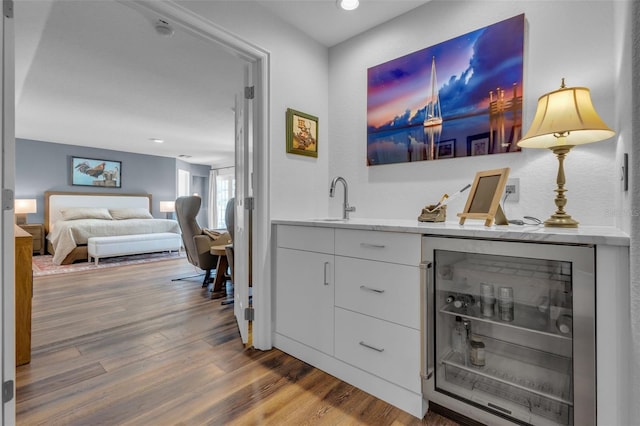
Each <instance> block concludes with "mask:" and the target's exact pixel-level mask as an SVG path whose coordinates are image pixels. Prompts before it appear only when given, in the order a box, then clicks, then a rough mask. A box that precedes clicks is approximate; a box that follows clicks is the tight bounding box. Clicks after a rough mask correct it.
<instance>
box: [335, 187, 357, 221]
mask: <svg viewBox="0 0 640 426" xmlns="http://www.w3.org/2000/svg"><path fill="white" fill-rule="evenodd" d="M338 182H342V184H343V185H344V202H343V204H342V218H343V219H345V220H346V219H349V212H355V211H356V208H355V207H353V206H352V207H349V188H348V187H347V181H346V180H344V178H343V177H341V176H336V177H334V178H333V180H332V181H331V188H329V197H332V198H333V196H334V195H335V194H336V183H338Z"/></svg>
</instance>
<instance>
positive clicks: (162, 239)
mask: <svg viewBox="0 0 640 426" xmlns="http://www.w3.org/2000/svg"><path fill="white" fill-rule="evenodd" d="M181 247H182V237H181V236H180V234H174V233H172V232H159V233H157V234H138V235H116V236H113V237H89V239H88V240H87V253H88V258H89V262H91V258H94V259H95V263H96V265H97V264H98V260H99V259H100V258H103V257H113V256H125V255H128V254H142V253H154V252H158V251H174V250H175V251H178V250H180V248H181Z"/></svg>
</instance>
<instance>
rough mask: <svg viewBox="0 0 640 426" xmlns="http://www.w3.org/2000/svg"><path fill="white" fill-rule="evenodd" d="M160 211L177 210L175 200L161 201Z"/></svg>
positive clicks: (171, 211) (170, 211) (169, 211)
mask: <svg viewBox="0 0 640 426" xmlns="http://www.w3.org/2000/svg"><path fill="white" fill-rule="evenodd" d="M160 211H161V212H162V213H173V212H175V211H176V203H175V201H160Z"/></svg>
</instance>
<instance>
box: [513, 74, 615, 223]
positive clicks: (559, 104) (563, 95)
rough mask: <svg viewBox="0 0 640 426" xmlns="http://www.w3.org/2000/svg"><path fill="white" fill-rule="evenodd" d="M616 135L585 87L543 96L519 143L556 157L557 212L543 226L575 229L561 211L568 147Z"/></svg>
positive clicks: (563, 204)
mask: <svg viewBox="0 0 640 426" xmlns="http://www.w3.org/2000/svg"><path fill="white" fill-rule="evenodd" d="M615 134H616V133H615V132H614V131H613V130H611V129H610V128H609V127H607V125H606V124H605V123H604V121H602V119H601V118H600V117H599V116H598V113H597V112H596V110H595V108H594V107H593V104H592V103H591V95H590V93H589V89H587V88H586V87H566V86H565V84H564V78H563V79H562V84H561V85H560V89H558V90H556V91H554V92H549V93H547V94H545V95H542V96H541V97H540V98H539V99H538V108H537V110H536V114H535V116H534V117H533V123H531V127H530V128H529V130H528V131H527V133H526V134H525V135H524V137H523V138H522V139H521V140H520V141H519V142H518V146H520V147H522V148H547V149H550V150H551V151H553V153H554V154H555V155H556V157H558V176H557V179H556V182H557V185H558V187H557V188H556V189H555V192H556V193H557V195H556V199H555V203H556V207H557V210H556V212H555V213H554V214H553V215H551V217H550V218H549V219H547V220H546V221H545V222H544V226H549V227H562V228H577V227H578V222H577V221H576V220H574V219H573V218H572V217H571V216H570V215H568V214H567V213H566V212H565V211H564V206H565V205H566V204H567V199H566V197H565V196H564V193H565V192H566V189H565V188H564V184H565V182H566V180H565V176H564V166H563V162H564V159H565V157H566V155H567V154H568V153H569V151H570V150H571V148H573V147H574V146H576V145H583V144H587V143H592V142H598V141H601V140H605V139H609V138H610V137H612V136H613V135H615Z"/></svg>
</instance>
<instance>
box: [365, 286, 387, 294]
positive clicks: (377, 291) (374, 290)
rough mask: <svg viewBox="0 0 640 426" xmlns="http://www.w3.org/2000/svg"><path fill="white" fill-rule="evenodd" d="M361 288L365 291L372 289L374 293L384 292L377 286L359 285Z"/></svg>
mask: <svg viewBox="0 0 640 426" xmlns="http://www.w3.org/2000/svg"><path fill="white" fill-rule="evenodd" d="M360 289H361V290H367V291H372V292H374V293H378V294H382V293H384V290H378V289H377V288H371V287H367V286H366V285H361V286H360Z"/></svg>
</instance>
